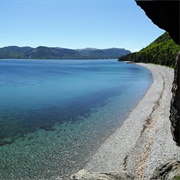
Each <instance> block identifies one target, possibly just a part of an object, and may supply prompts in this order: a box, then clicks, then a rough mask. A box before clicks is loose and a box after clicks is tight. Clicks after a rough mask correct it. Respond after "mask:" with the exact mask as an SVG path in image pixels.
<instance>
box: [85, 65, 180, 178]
mask: <svg viewBox="0 0 180 180" xmlns="http://www.w3.org/2000/svg"><path fill="white" fill-rule="evenodd" d="M138 65H141V66H144V67H146V68H148V69H149V70H150V71H151V72H152V76H153V83H152V85H151V86H150V88H149V89H148V91H147V92H146V94H145V95H144V97H143V98H142V99H141V101H140V102H139V103H138V104H137V106H136V107H135V108H134V109H133V110H132V112H131V113H130V114H129V116H128V117H127V119H126V120H125V121H124V122H123V124H122V126H121V127H120V128H119V129H117V130H116V132H115V133H113V134H112V135H111V136H110V137H109V138H108V139H107V140H106V141H105V142H104V143H103V144H102V145H101V147H100V148H99V149H98V150H97V152H96V153H95V154H94V155H93V157H92V158H91V159H90V161H89V162H88V163H87V164H86V166H85V167H84V168H85V169H87V170H89V171H94V172H102V173H103V172H121V171H128V172H130V173H131V174H132V175H133V176H134V177H136V179H149V178H150V176H151V175H152V173H153V171H154V170H155V168H156V167H157V166H159V165H160V164H161V163H163V162H165V161H167V160H169V159H172V158H175V159H178V160H180V148H178V147H177V146H176V144H175V142H174V141H173V140H172V136H171V132H170V121H169V108H170V100H171V87H172V81H173V69H170V68H166V67H163V66H158V65H153V64H141V63H140V64H138Z"/></svg>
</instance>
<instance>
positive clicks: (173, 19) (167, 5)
mask: <svg viewBox="0 0 180 180" xmlns="http://www.w3.org/2000/svg"><path fill="white" fill-rule="evenodd" d="M136 3H137V5H139V6H140V7H141V8H142V9H143V10H144V11H145V13H146V15H147V16H148V17H149V18H150V19H151V20H152V22H153V23H155V24H156V25H157V26H159V27H160V28H162V29H164V30H166V31H168V32H169V35H170V36H171V38H172V39H173V40H174V41H175V42H176V43H177V44H180V26H179V20H180V11H179V7H180V1H165V0H163V1H162V0H154V1H141V0H136ZM179 60H180V55H178V56H177V62H176V66H175V76H174V83H173V88H172V93H173V98H172V102H171V111H170V112H171V116H170V120H171V124H172V128H171V131H172V135H173V139H174V140H175V142H176V144H177V145H178V146H180V88H179V85H180V70H179V68H180V61H179Z"/></svg>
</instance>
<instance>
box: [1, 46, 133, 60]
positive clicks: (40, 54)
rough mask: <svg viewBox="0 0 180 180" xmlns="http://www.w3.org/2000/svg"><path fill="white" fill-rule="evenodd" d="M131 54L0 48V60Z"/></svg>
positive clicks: (102, 50)
mask: <svg viewBox="0 0 180 180" xmlns="http://www.w3.org/2000/svg"><path fill="white" fill-rule="evenodd" d="M129 53H131V52H130V51H129V50H126V49H123V48H110V49H95V48H86V49H67V48H58V47H45V46H39V47H37V48H31V47H18V46H8V47H3V48H0V59H110V58H111V59H117V58H118V57H120V56H123V55H126V54H129Z"/></svg>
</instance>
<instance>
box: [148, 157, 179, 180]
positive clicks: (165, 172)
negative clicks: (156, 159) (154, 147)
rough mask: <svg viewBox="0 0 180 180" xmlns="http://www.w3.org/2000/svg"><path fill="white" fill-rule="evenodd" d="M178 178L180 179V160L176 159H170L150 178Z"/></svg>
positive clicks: (165, 179)
mask: <svg viewBox="0 0 180 180" xmlns="http://www.w3.org/2000/svg"><path fill="white" fill-rule="evenodd" d="M155 179H159V180H170V179H174V180H176V179H177V180H178V179H180V162H179V161H176V160H170V161H168V162H166V163H164V164H162V165H161V166H159V167H158V168H156V170H155V171H154V173H153V176H152V177H151V178H150V180H155Z"/></svg>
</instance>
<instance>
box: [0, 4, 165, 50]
mask: <svg viewBox="0 0 180 180" xmlns="http://www.w3.org/2000/svg"><path fill="white" fill-rule="evenodd" d="M0 24H1V28H0V47H5V46H12V45H16V46H20V47H23V46H31V47H38V46H48V47H62V48H70V49H82V48H87V47H91V48H99V49H105V48H113V47H116V48H125V49H127V50H130V51H131V52H135V51H138V50H140V49H142V48H144V47H146V46H147V45H148V44H150V43H151V42H152V41H154V40H155V39H156V38H157V37H158V36H160V35H161V34H163V33H164V30H162V29H160V28H159V27H157V26H156V25H154V24H153V23H152V22H151V20H150V19H148V17H147V16H146V15H145V13H144V11H143V10H142V9H141V8H140V7H139V6H137V5H136V3H135V1H134V0H0Z"/></svg>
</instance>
